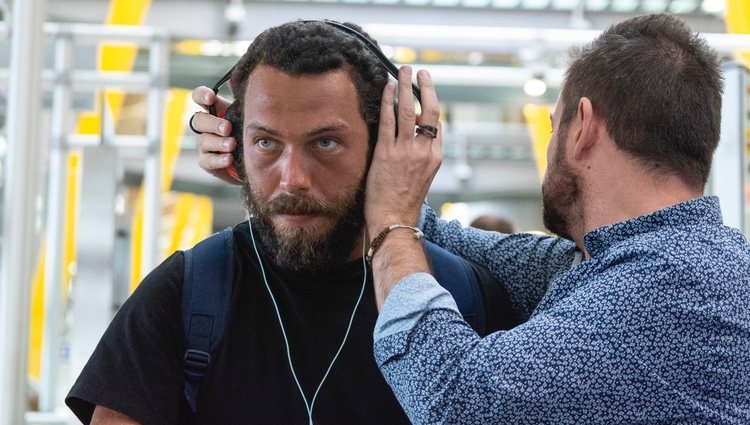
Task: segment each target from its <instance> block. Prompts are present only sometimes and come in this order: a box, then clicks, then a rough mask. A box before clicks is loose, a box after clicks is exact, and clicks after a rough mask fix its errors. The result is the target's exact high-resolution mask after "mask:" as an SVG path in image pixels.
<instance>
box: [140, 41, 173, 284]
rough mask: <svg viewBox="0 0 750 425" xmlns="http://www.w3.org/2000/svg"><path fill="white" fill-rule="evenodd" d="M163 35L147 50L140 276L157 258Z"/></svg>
mask: <svg viewBox="0 0 750 425" xmlns="http://www.w3.org/2000/svg"><path fill="white" fill-rule="evenodd" d="M166 41H167V40H166V38H165V37H163V36H155V37H154V38H153V39H152V41H151V48H150V51H149V70H150V72H151V75H152V77H153V80H152V85H151V87H150V89H149V91H148V118H147V122H146V138H147V139H148V152H147V153H146V160H145V165H144V168H143V192H144V193H143V250H142V254H141V255H142V257H141V278H142V277H143V276H145V275H146V274H147V273H148V272H150V271H151V269H153V268H154V267H156V265H157V262H158V260H159V234H160V232H161V227H160V226H159V218H160V217H161V192H162V187H161V185H162V176H161V174H162V172H161V168H162V167H161V138H162V126H163V115H164V96H165V91H166V88H167V81H168V78H167V69H168V68H167V61H168V56H167V55H168V50H167V48H166V46H165V44H166Z"/></svg>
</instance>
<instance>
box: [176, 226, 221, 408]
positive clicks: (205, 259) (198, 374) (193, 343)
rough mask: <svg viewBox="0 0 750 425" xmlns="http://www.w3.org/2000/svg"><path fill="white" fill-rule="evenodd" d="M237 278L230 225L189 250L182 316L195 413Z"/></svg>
mask: <svg viewBox="0 0 750 425" xmlns="http://www.w3.org/2000/svg"><path fill="white" fill-rule="evenodd" d="M233 281H234V235H233V234H232V228H231V227H229V228H226V229H224V230H222V231H221V232H219V233H216V234H214V235H212V236H210V237H209V238H208V239H205V240H203V241H201V242H200V243H198V244H197V245H196V246H195V247H193V248H192V249H188V250H186V251H185V269H184V278H183V287H182V320H183V326H184V329H185V340H186V342H187V348H186V350H185V356H184V362H183V372H184V373H185V399H186V400H187V402H188V405H190V409H191V410H192V411H193V413H195V411H196V408H197V402H198V390H199V389H200V386H201V384H202V383H203V378H204V377H205V376H206V370H207V369H208V364H209V363H210V361H211V353H212V352H213V351H214V349H215V348H216V346H217V345H218V341H219V340H220V339H221V336H222V335H223V333H224V327H225V325H226V317H227V311H228V310H229V301H230V297H231V294H232V283H233Z"/></svg>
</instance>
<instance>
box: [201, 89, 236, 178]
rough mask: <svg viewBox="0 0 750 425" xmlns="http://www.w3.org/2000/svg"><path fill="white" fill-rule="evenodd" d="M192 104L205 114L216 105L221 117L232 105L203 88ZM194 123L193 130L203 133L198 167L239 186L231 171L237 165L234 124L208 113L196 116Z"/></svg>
mask: <svg viewBox="0 0 750 425" xmlns="http://www.w3.org/2000/svg"><path fill="white" fill-rule="evenodd" d="M193 101H194V102H195V103H197V104H198V105H201V106H202V107H203V108H204V109H205V110H208V107H209V106H210V105H214V104H215V106H216V110H217V113H218V114H219V116H224V114H225V113H226V110H227V108H228V107H229V104H230V103H229V101H227V100H226V99H224V98H222V97H219V96H216V94H215V93H214V91H213V90H211V89H210V88H208V87H204V86H201V87H198V88H196V89H195V90H193ZM192 120H193V121H192V124H193V128H195V130H197V131H200V132H201V133H202V134H198V135H197V136H198V137H197V138H196V139H197V142H196V146H197V147H198V165H200V167H201V168H203V169H204V170H205V171H207V172H208V173H209V174H211V175H213V176H214V177H217V178H219V179H221V180H224V181H225V182H227V183H232V184H240V181H238V180H237V179H236V178H235V177H234V176H232V175H231V174H230V172H229V171H228V168H229V167H231V166H232V162H234V158H233V156H232V151H233V150H234V147H235V144H236V143H237V142H236V141H235V140H234V138H232V137H231V136H230V135H231V134H232V123H230V122H229V121H227V120H225V119H223V118H219V117H215V116H213V115H211V114H209V113H206V112H196V113H195V115H194V116H193V118H192Z"/></svg>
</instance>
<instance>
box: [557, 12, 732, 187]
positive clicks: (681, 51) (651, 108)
mask: <svg viewBox="0 0 750 425" xmlns="http://www.w3.org/2000/svg"><path fill="white" fill-rule="evenodd" d="M571 56H572V58H573V61H572V63H571V66H570V67H569V69H568V71H567V73H566V77H565V82H564V84H563V90H562V94H561V104H562V105H563V111H562V116H561V119H560V126H561V127H563V126H566V125H567V124H568V123H569V122H570V121H571V120H572V119H573V117H574V116H575V114H576V111H577V109H578V102H579V101H580V99H581V98H582V97H587V98H589V99H590V100H591V103H592V105H593V108H594V113H595V114H597V115H599V116H600V117H602V118H603V119H604V122H605V124H606V127H607V131H608V132H609V135H610V136H611V137H612V139H613V140H614V142H615V144H616V145H617V146H618V147H619V148H620V149H622V150H623V151H625V152H627V153H629V154H630V155H632V156H633V157H635V158H637V159H638V160H640V161H641V162H642V163H643V164H645V165H646V166H647V167H648V168H649V169H651V170H653V171H656V172H663V173H669V174H674V175H677V176H679V177H681V178H682V179H683V180H684V181H685V182H686V183H687V184H689V185H690V186H691V187H696V188H702V187H703V186H704V185H705V183H706V180H707V179H708V175H709V173H710V171H711V160H712V157H713V153H714V150H716V145H717V144H718V143H719V131H720V127H721V94H722V90H723V78H722V75H721V72H720V67H719V60H718V56H717V54H716V52H715V51H714V50H713V49H711V48H709V47H708V46H707V45H706V43H705V41H704V40H703V39H701V38H700V37H699V36H698V35H697V34H695V33H693V32H692V31H691V30H690V28H689V27H688V26H687V25H686V24H685V23H684V22H683V21H682V20H680V19H678V18H676V17H674V16H671V15H667V14H659V15H647V16H640V17H637V18H633V19H629V20H627V21H624V22H622V23H619V24H616V25H613V26H611V27H610V28H609V29H607V30H606V31H604V33H602V34H601V35H600V36H599V37H597V38H596V39H595V40H594V41H593V42H591V43H590V44H588V45H587V46H585V47H583V48H580V49H576V50H574V51H573V52H572V55H571Z"/></svg>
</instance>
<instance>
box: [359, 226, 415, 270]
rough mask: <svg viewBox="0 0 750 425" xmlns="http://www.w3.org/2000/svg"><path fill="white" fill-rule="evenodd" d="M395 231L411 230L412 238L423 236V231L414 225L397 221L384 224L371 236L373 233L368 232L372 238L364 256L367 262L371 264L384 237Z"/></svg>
mask: <svg viewBox="0 0 750 425" xmlns="http://www.w3.org/2000/svg"><path fill="white" fill-rule="evenodd" d="M395 231H399V232H412V236H413V237H414V239H422V238H423V237H424V233H422V231H421V230H419V229H418V228H416V227H414V226H409V225H406V224H398V223H397V224H390V225H387V226H384V227H383V228H382V230H380V231H379V232H378V233H377V234H374V236H372V235H373V234H372V233H370V235H371V237H372V239H371V240H370V248H369V249H368V251H367V255H366V256H365V260H367V263H368V264H370V265H372V259H373V257H374V255H375V252H376V251H377V250H378V249H379V248H380V247H381V245H382V244H383V243H384V242H385V239H386V237H388V235H390V234H391V233H392V232H395Z"/></svg>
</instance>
